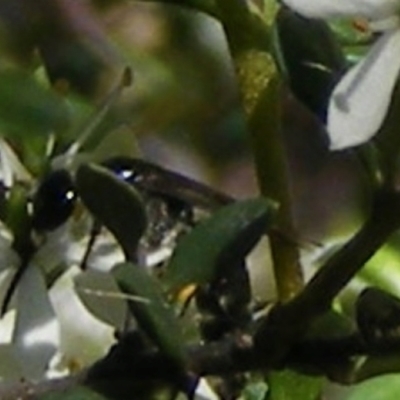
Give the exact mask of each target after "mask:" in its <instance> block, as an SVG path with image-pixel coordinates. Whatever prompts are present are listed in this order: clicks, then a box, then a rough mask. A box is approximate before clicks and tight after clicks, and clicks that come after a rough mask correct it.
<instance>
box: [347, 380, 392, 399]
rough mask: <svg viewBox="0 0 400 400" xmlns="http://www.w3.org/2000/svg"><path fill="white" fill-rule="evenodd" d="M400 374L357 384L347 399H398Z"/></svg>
mask: <svg viewBox="0 0 400 400" xmlns="http://www.w3.org/2000/svg"><path fill="white" fill-rule="evenodd" d="M399 393H400V374H388V375H383V376H379V377H377V378H373V379H369V380H367V381H365V382H362V383H359V384H357V385H355V386H354V387H353V388H352V390H351V392H350V395H349V396H348V397H347V398H346V400H366V399H368V400H397V399H398V398H399Z"/></svg>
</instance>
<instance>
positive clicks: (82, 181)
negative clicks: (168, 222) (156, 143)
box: [76, 164, 147, 260]
mask: <svg viewBox="0 0 400 400" xmlns="http://www.w3.org/2000/svg"><path fill="white" fill-rule="evenodd" d="M76 186H77V189H78V192H79V194H80V196H81V198H82V200H83V202H84V203H85V205H86V207H87V208H88V209H89V210H90V212H91V213H93V215H94V216H95V217H96V218H98V219H99V221H100V222H101V223H103V224H104V225H105V226H106V227H107V228H108V229H109V230H110V231H111V232H112V233H113V234H114V236H115V237H116V238H117V240H118V242H119V244H120V245H121V247H122V249H123V251H124V253H125V256H126V257H127V259H130V260H135V259H136V250H137V246H138V243H139V240H140V238H141V237H142V235H143V233H144V231H145V230H146V226H147V216H146V211H145V209H144V205H143V202H142V198H141V196H140V194H139V193H138V192H137V191H136V190H135V188H134V187H133V186H132V185H129V184H128V183H126V182H124V181H122V180H121V179H119V178H118V177H117V176H116V175H115V174H113V173H112V172H110V171H108V170H107V169H105V168H103V167H100V166H97V165H92V164H88V165H82V166H81V167H79V169H78V171H77V174H76Z"/></svg>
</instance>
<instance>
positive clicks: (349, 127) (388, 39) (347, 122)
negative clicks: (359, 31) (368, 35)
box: [283, 0, 400, 150]
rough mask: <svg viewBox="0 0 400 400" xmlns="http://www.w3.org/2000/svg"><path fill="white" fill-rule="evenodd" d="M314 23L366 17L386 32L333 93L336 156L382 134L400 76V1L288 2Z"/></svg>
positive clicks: (373, 26)
mask: <svg viewBox="0 0 400 400" xmlns="http://www.w3.org/2000/svg"><path fill="white" fill-rule="evenodd" d="M283 2H284V3H285V4H286V5H288V6H289V7H291V8H292V9H293V10H295V11H297V12H299V13H300V14H302V15H304V16H307V17H311V18H336V17H351V18H353V17H363V18H367V19H368V20H369V22H370V28H371V29H372V30H373V31H376V32H382V36H381V37H380V38H379V39H378V40H377V41H376V43H375V44H374V45H373V46H372V47H371V49H370V51H369V52H368V54H367V55H366V56H365V57H364V59H363V60H362V61H361V62H359V63H358V64H357V65H355V66H354V67H352V68H351V69H350V70H349V71H348V72H347V73H346V74H345V76H344V77H343V78H342V79H341V80H340V82H339V83H338V85H337V86H336V88H335V89H334V91H333V94H332V96H331V99H330V104H329V107H328V120H327V130H328V134H329V137H330V147H331V149H333V150H338V149H343V148H347V147H352V146H356V145H359V144H362V143H364V142H366V141H368V140H369V139H371V138H372V136H374V135H375V133H376V132H377V131H378V129H379V128H380V126H381V125H382V122H383V120H384V118H385V116H386V113H387V111H388V108H389V105H390V102H391V96H392V92H393V89H394V86H395V84H396V81H397V78H398V75H399V71H400V18H399V16H400V0H283Z"/></svg>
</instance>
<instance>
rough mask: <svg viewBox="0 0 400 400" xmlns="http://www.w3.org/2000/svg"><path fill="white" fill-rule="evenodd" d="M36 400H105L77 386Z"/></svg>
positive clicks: (87, 389)
mask: <svg viewBox="0 0 400 400" xmlns="http://www.w3.org/2000/svg"><path fill="white" fill-rule="evenodd" d="M35 399H37V400H107V399H106V398H105V397H103V396H101V395H100V394H98V393H97V392H94V391H93V390H90V389H89V388H86V387H84V386H77V387H74V388H71V389H67V390H62V391H57V392H56V391H52V392H50V393H47V394H44V395H42V396H38V397H35Z"/></svg>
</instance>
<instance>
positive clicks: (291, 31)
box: [276, 7, 346, 121]
mask: <svg viewBox="0 0 400 400" xmlns="http://www.w3.org/2000/svg"><path fill="white" fill-rule="evenodd" d="M276 24H277V31H278V37H279V44H278V53H279V56H278V60H279V61H280V62H281V63H282V64H284V65H281V68H282V69H283V70H284V71H285V72H286V74H287V77H288V79H289V84H290V88H291V89H292V91H293V93H294V94H295V95H296V97H297V98H298V99H299V100H300V101H302V102H303V103H304V104H305V105H306V106H307V107H308V108H309V109H310V110H311V111H312V112H313V113H314V114H316V115H317V116H318V117H319V118H320V119H321V120H322V121H325V120H326V113H327V106H328V100H329V96H330V94H331V92H332V90H333V88H334V86H335V84H336V83H337V82H338V80H339V79H340V77H341V76H342V74H343V73H344V71H345V69H346V60H345V57H344V54H343V53H342V51H341V48H340V45H339V43H338V42H337V39H336V37H335V35H334V34H333V33H332V32H331V31H330V29H329V27H328V25H327V24H326V22H324V21H321V20H315V19H308V18H304V17H303V16H300V15H299V14H297V13H295V12H293V11H292V10H290V9H289V8H286V7H281V9H280V10H279V13H278V16H277V22H276Z"/></svg>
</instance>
